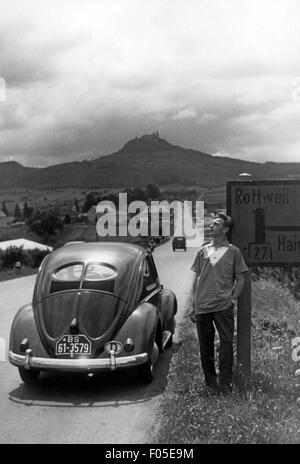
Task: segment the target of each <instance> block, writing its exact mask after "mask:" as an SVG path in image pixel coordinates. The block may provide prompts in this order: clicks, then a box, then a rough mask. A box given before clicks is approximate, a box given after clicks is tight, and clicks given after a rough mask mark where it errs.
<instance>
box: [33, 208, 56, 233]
mask: <svg viewBox="0 0 300 464" xmlns="http://www.w3.org/2000/svg"><path fill="white" fill-rule="evenodd" d="M28 225H29V227H30V229H31V230H32V231H33V232H34V233H36V234H37V235H41V236H46V235H55V233H56V231H57V230H59V231H60V232H62V231H63V228H64V224H63V221H61V220H60V219H59V218H58V217H57V216H56V215H55V214H53V213H51V212H50V213H40V215H39V216H37V215H36V214H35V216H34V218H32V219H31V220H30V222H29V224H28Z"/></svg>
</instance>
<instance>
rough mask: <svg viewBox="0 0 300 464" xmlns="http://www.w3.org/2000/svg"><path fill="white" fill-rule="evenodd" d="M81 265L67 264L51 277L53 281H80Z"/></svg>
mask: <svg viewBox="0 0 300 464" xmlns="http://www.w3.org/2000/svg"><path fill="white" fill-rule="evenodd" d="M82 269H83V265H82V264H69V265H68V266H64V267H62V268H60V269H58V270H57V271H55V272H54V273H53V275H52V277H53V279H55V280H59V281H64V282H66V281H67V282H70V281H76V280H80V278H81V274H82Z"/></svg>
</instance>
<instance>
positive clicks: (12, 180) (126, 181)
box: [0, 133, 300, 189]
mask: <svg viewBox="0 0 300 464" xmlns="http://www.w3.org/2000/svg"><path fill="white" fill-rule="evenodd" d="M244 171H247V172H250V173H251V174H252V175H253V176H254V178H255V179H279V178H288V177H289V176H291V175H293V176H294V175H298V176H300V163H270V162H267V163H255V162H250V161H244V160H241V159H235V158H229V157H221V156H213V155H210V154H208V153H203V152H201V151H197V150H192V149H186V148H182V147H180V146H177V145H172V144H170V143H169V142H168V141H166V140H164V139H162V138H160V137H159V135H158V133H153V134H151V135H143V136H142V137H136V138H135V139H132V140H130V141H128V142H127V143H126V144H125V145H124V146H123V147H122V148H121V149H120V150H119V151H117V152H115V153H113V154H111V155H107V156H102V157H100V158H96V159H93V160H90V161H82V162H70V163H63V164H56V165H54V166H49V167H47V168H30V167H24V166H22V165H21V164H19V163H16V162H6V163H0V176H1V184H2V186H3V187H4V186H5V187H13V186H14V187H16V186H22V187H31V188H50V189H54V188H64V187H68V188H87V187H88V188H108V187H110V188H113V187H115V188H124V187H132V186H145V185H147V184H149V183H155V184H157V185H159V186H168V185H174V184H176V185H180V186H198V185H201V186H203V187H207V188H213V187H219V186H224V184H225V182H226V181H228V180H235V179H236V178H237V176H238V174H240V173H241V172H244Z"/></svg>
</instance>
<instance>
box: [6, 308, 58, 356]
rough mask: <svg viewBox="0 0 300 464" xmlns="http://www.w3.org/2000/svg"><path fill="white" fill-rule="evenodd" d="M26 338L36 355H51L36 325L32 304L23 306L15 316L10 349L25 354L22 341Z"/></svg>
mask: <svg viewBox="0 0 300 464" xmlns="http://www.w3.org/2000/svg"><path fill="white" fill-rule="evenodd" d="M24 338H27V339H28V342H29V348H30V349H31V350H32V354H33V355H34V356H39V357H46V358H48V357H49V355H48V354H47V352H46V350H45V348H44V347H43V344H42V342H41V339H40V336H39V333H38V330H37V327H36V323H35V319H34V314H33V308H32V304H27V305H25V306H22V308H20V309H19V311H18V312H17V314H16V315H15V317H14V320H13V323H12V326H11V330H10V339H9V349H10V351H12V352H13V353H15V354H24V353H22V352H21V350H20V343H21V342H22V340H24Z"/></svg>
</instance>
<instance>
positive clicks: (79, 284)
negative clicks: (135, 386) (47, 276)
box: [50, 263, 117, 293]
mask: <svg viewBox="0 0 300 464" xmlns="http://www.w3.org/2000/svg"><path fill="white" fill-rule="evenodd" d="M83 267H84V265H83V264H82V263H73V264H70V265H67V266H64V267H62V268H59V269H57V270H56V271H55V272H54V273H53V274H52V282H51V287H50V293H56V292H62V291H65V290H76V289H80V288H82V289H91V290H102V291H106V292H110V293H113V292H114V285H115V277H116V276H117V272H116V270H114V269H112V268H111V267H110V266H108V265H104V264H100V263H90V264H88V265H87V266H86V268H85V270H84V275H83Z"/></svg>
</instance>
